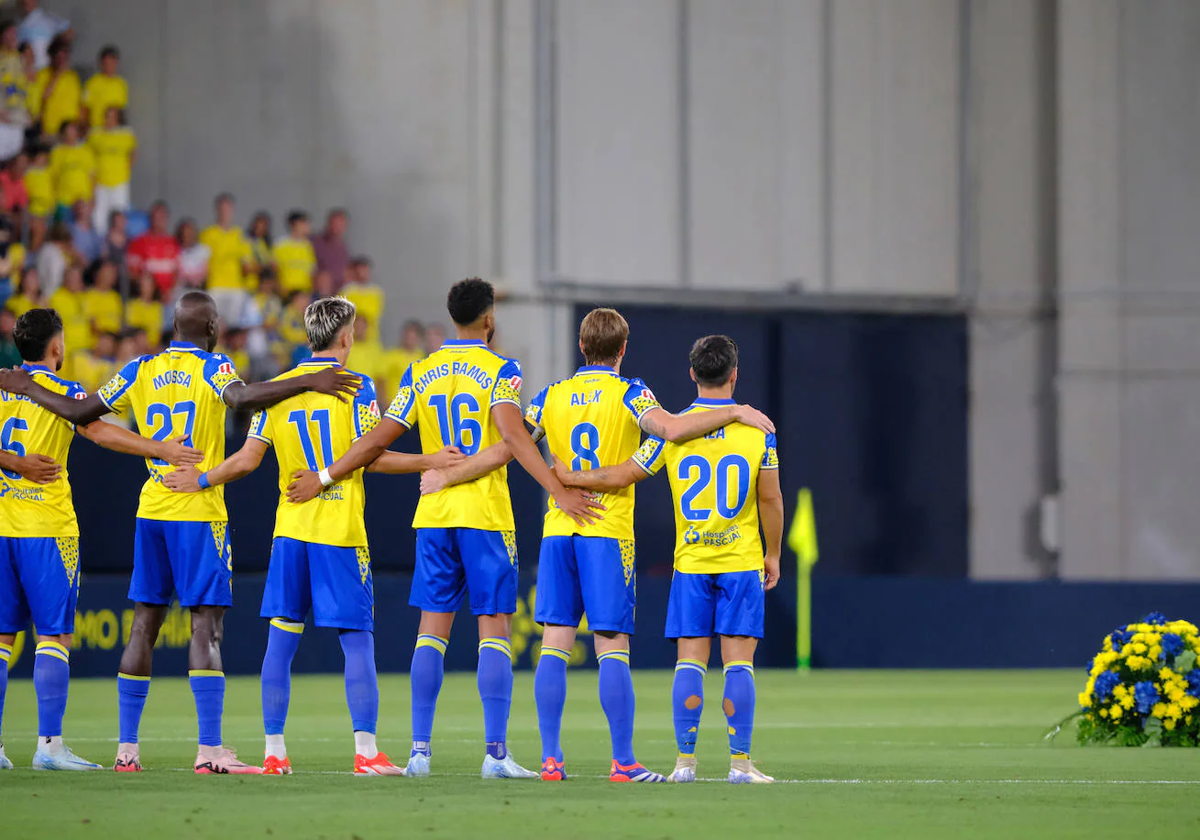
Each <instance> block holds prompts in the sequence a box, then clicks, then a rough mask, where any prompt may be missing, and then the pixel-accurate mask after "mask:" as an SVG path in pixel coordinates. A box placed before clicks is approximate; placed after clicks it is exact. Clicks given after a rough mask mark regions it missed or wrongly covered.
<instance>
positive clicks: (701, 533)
mask: <svg viewBox="0 0 1200 840" xmlns="http://www.w3.org/2000/svg"><path fill="white" fill-rule="evenodd" d="M733 404H734V402H733V400H713V399H703V398H702V399H698V400H696V401H695V402H694V403H692V404H691V406H689V407H688V409H687V411H685V412H684V414H687V413H688V412H691V411H708V410H709V409H711V408H719V407H721V406H726V405H733ZM634 461H635V462H636V463H637V464H638V465H639V466H640V467H641V468H642V469H644V470H645V471H646V472H648V473H650V474H651V475H653V474H654V473H656V472H658V471H659V470H660V469H662V468H663V466H666V467H667V477H668V478H669V479H670V480H671V496H672V498H673V499H674V502H675V571H677V572H686V573H690V574H719V573H721V572H749V571H754V570H759V569H762V568H763V547H762V538H761V537H760V536H759V533H758V474H759V471H760V470H775V469H779V456H778V455H777V454H776V451H775V435H773V434H767V433H766V432H763V431H760V430H759V429H755V428H753V427H751V426H744V425H742V424H741V423H730V424H729V425H728V426H725V427H724V428H721V429H717V430H716V431H713V432H709V433H708V434H707V435H705V436H704V437H701V438H696V439H695V440H690V441H688V442H687V443H664V442H663V440H662V439H661V438H656V437H650V438H646V442H645V443H643V444H642V446H641V448H640V449H638V451H637V454H636V455H634ZM606 515H607V514H606Z"/></svg>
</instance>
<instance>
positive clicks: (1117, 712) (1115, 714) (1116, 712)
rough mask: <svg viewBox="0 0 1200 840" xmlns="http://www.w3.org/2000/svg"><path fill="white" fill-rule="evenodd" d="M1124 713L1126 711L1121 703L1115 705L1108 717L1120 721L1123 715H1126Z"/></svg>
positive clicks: (1109, 711)
mask: <svg viewBox="0 0 1200 840" xmlns="http://www.w3.org/2000/svg"><path fill="white" fill-rule="evenodd" d="M1124 712H1125V710H1124V709H1122V708H1121V705H1120V704H1119V703H1113V704H1112V706H1111V707H1110V708H1109V710H1108V716H1109V717H1110V718H1112V719H1113V720H1120V719H1121V715H1122V714H1124Z"/></svg>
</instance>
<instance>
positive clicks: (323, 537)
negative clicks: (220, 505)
mask: <svg viewBox="0 0 1200 840" xmlns="http://www.w3.org/2000/svg"><path fill="white" fill-rule="evenodd" d="M329 367H338V361H337V359H334V358H332V357H328V356H326V357H313V358H311V359H308V360H307V361H304V362H301V363H300V364H299V365H297V366H296V367H295V368H293V369H292V370H289V371H287V372H286V373H282V374H280V375H279V376H277V377H276V379H291V378H293V377H296V376H301V375H303V374H306V373H312V372H314V371H318V370H321V369H323V368H329ZM352 372H353V371H352ZM358 375H359V376H361V377H362V387H361V388H360V389H359V392H358V396H356V397H355V398H354V401H353V402H349V403H346V402H342V401H341V400H339V399H338V398H337V397H332V396H329V395H327V394H317V393H313V392H309V393H305V394H300V395H299V396H296V397H292V398H291V399H287V400H284V401H283V402H281V403H278V404H276V405H273V406H271V407H270V408H268V409H266V410H264V411H259V412H257V413H255V415H254V419H252V420H251V421H250V432H249V436H250V437H252V438H254V439H256V440H261V441H262V442H263V443H265V444H267V445H268V446H273V447H275V457H276V459H277V460H278V461H279V509H278V511H277V512H276V514H275V536H277V537H289V538H291V539H293V540H302V541H304V542H310V543H320V544H321V545H337V546H344V547H357V546H365V545H366V544H367V526H366V523H364V521H363V510H364V508H365V506H366V500H367V496H366V491H365V490H364V489H363V470H361V469H360V470H356V471H355V472H354V473H352V474H351V475H348V476H346V477H345V478H343V479H342V480H341V481H339V482H338V483H337V484H333V485H330V486H329V487H327V488H325V489H324V490H322V491H321V495H319V496H317V497H316V498H315V499H309V500H308V501H307V502H302V503H300V504H293V503H292V502H289V501H288V498H287V486H288V484H290V483H291V481H292V474H293V473H294V472H296V471H297V470H305V469H307V470H312V471H313V472H320V471H321V470H323V469H327V468H328V467H329V465H330V464H332V463H333V462H334V461H336V460H337V459H338V458H339V457H340V456H342V455H344V454H346V450H347V449H349V448H350V445H351V444H352V443H354V441H356V440H358V439H359V438H360V437H362V436H363V435H365V434H366V433H367V432H369V431H371V429H374V428H375V427H376V426H377V425H378V424H379V403H378V402H377V401H376V398H375V384H374V383H373V382H372V381H371V378H370V377H369V376H364V375H363V374H361V373H360V374H358Z"/></svg>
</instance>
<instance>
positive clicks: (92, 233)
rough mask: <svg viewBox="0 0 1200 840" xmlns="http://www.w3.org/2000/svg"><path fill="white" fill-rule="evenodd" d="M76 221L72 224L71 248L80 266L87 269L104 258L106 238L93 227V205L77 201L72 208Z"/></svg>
mask: <svg viewBox="0 0 1200 840" xmlns="http://www.w3.org/2000/svg"><path fill="white" fill-rule="evenodd" d="M71 215H72V217H74V219H75V221H74V222H72V223H71V247H72V248H73V249H74V250H75V258H76V259H77V260H78V261H79V264H80V265H82V266H83V267H84V268H87V267H88V266H90V265H91V264H92V263H94V262H96V260H98V259H100V258H101V257H102V256H104V237H102V236H101V235H100V234H98V233H97V232H96V229H95V228H94V227H92V205H91V203H90V202H87V201H77V202H75V206H74V207H72V208H71Z"/></svg>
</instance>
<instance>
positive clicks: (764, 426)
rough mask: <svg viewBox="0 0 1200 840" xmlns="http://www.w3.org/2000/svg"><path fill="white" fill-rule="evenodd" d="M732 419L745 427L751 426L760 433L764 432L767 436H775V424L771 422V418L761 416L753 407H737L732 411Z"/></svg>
mask: <svg viewBox="0 0 1200 840" xmlns="http://www.w3.org/2000/svg"><path fill="white" fill-rule="evenodd" d="M733 416H734V418H735V419H736V420H737V421H738V422H739V423H742V424H744V425H746V426H753V427H754V428H756V429H759V430H760V431H763V432H766V433H767V434H769V435H773V434H775V424H774V423H772V422H771V418H770V417H768V416H767V415H765V414H763V413H762V412H761V411H759V410H758V409H757V408H755V407H754V406H750V405H739V406H736V407H735V408H734V410H733Z"/></svg>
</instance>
